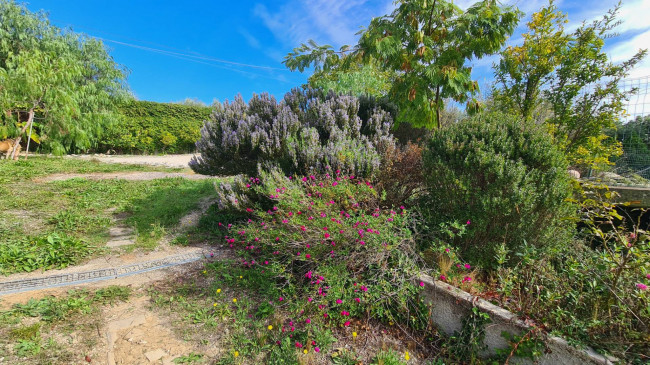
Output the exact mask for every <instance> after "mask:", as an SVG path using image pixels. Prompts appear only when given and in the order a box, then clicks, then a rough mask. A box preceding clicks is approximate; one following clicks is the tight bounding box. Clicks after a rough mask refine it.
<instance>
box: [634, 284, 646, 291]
mask: <svg viewBox="0 0 650 365" xmlns="http://www.w3.org/2000/svg"><path fill="white" fill-rule="evenodd" d="M636 287H637V288H639V290H648V286H647V285H645V284H641V283H638V284H636Z"/></svg>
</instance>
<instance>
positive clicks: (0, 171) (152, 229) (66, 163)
mask: <svg viewBox="0 0 650 365" xmlns="http://www.w3.org/2000/svg"><path fill="white" fill-rule="evenodd" d="M178 170H179V169H167V168H160V167H150V166H137V165H119V164H105V163H99V162H95V161H86V160H73V159H67V158H44V157H37V158H33V159H30V160H28V161H17V162H13V161H4V160H2V161H0V206H1V207H2V209H1V210H0V274H10V273H14V272H21V271H23V272H29V271H33V270H37V269H48V268H61V267H65V266H68V265H74V264H77V263H79V262H80V261H81V260H83V259H84V258H86V257H89V256H92V255H100V254H103V253H106V252H107V250H106V249H104V248H103V246H104V244H105V243H106V242H107V241H108V240H109V238H110V237H109V235H108V230H109V228H110V227H111V225H114V224H115V223H114V220H115V218H116V214H118V215H119V216H120V218H123V222H121V223H120V224H123V225H127V226H130V227H132V228H133V229H134V231H135V234H136V241H135V242H136V244H135V245H134V247H131V248H140V249H151V248H153V247H156V245H157V244H158V242H159V241H160V239H161V238H162V237H163V236H164V234H165V233H166V232H168V231H169V230H171V229H173V228H174V227H176V225H177V224H178V223H179V220H180V218H182V217H183V216H184V215H186V214H188V213H189V212H190V211H192V210H194V209H196V208H197V206H198V203H199V202H200V201H201V199H204V198H207V197H210V196H212V195H213V194H214V186H213V183H214V180H187V179H182V178H166V179H157V180H148V181H126V180H114V179H111V180H98V181H90V180H87V179H83V178H74V179H69V180H63V181H53V182H36V181H34V180H32V179H33V178H35V177H39V176H44V175H48V174H53V173H88V172H115V171H178Z"/></svg>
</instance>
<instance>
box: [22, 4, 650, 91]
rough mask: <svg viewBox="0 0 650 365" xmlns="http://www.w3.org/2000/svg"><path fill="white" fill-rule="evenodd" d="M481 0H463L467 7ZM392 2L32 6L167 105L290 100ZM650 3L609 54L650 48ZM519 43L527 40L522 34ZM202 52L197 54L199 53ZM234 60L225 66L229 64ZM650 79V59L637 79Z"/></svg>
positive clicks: (629, 20)
mask: <svg viewBox="0 0 650 365" xmlns="http://www.w3.org/2000/svg"><path fill="white" fill-rule="evenodd" d="M473 2H474V1H472V0H457V1H456V4H458V5H460V6H461V7H467V6H468V5H470V4H472V3H473ZM616 2H617V0H561V1H556V4H557V5H558V7H559V8H560V9H561V10H563V11H565V12H567V13H568V16H569V20H570V24H569V27H575V26H577V25H578V24H579V23H580V22H581V21H582V20H591V19H594V18H596V17H598V16H599V15H601V14H603V13H604V12H605V11H606V10H607V9H609V8H611V7H613V6H614V5H615V4H616ZM392 3H393V1H392V0H284V1H249V0H241V1H231V0H227V1H224V0H222V1H219V0H217V1H214V0H213V1H210V0H200V1H199V0H188V1H164V0H157V1H154V0H137V1H134V0H110V1H106V0H103V1H100V0H31V1H29V2H28V3H27V7H28V8H29V9H30V10H32V11H36V10H45V11H47V12H48V13H49V17H50V20H51V21H52V23H53V24H55V25H57V26H59V27H72V28H73V30H75V31H78V32H83V33H87V34H89V35H91V36H96V37H100V38H102V39H104V40H105V42H106V44H107V45H108V46H109V48H110V50H111V55H112V56H113V57H114V59H115V60H116V61H117V62H118V63H120V64H122V65H124V66H126V67H127V68H128V69H129V70H130V73H129V78H128V83H129V85H130V88H131V91H132V93H133V94H134V95H135V96H136V97H137V98H138V99H141V100H154V101H159V102H170V101H181V100H183V99H185V98H197V99H199V100H202V101H204V102H206V103H210V102H211V101H212V100H213V99H218V100H221V101H223V100H225V99H229V100H232V99H233V97H234V96H235V95H237V94H238V93H240V94H242V96H243V97H244V99H248V98H250V97H251V95H252V94H253V93H260V92H264V91H267V92H269V93H271V94H273V95H275V96H276V97H282V95H284V93H285V92H287V91H289V90H290V89H291V88H292V87H295V86H299V85H301V84H303V83H305V82H306V79H307V77H308V74H300V73H297V72H289V71H288V70H286V69H285V68H284V65H283V64H282V63H281V62H282V59H283V57H284V56H285V55H286V54H287V53H288V52H290V51H291V50H292V49H293V48H294V47H297V46H298V45H299V44H300V43H301V42H305V41H307V40H308V39H314V40H315V41H316V42H318V43H320V44H331V45H333V46H335V47H337V48H338V47H339V46H341V45H343V44H354V43H356V36H355V33H356V32H357V31H358V30H359V29H360V27H362V26H365V25H367V24H368V23H369V21H370V19H372V18H373V17H376V16H381V15H384V14H387V13H389V12H390V11H391V10H392V9H393V5H392ZM505 3H507V4H516V5H517V6H518V7H519V8H520V9H521V10H522V11H524V12H526V13H527V15H530V14H531V12H533V11H535V10H537V9H539V8H540V7H542V6H544V5H545V4H546V3H547V1H545V0H544V1H543V0H506V1H505ZM649 15H650V0H628V1H626V2H624V4H623V9H622V11H621V16H620V19H621V20H622V21H623V25H622V26H621V27H620V28H619V32H620V33H621V35H620V36H619V37H617V38H614V39H611V40H609V41H608V44H607V51H608V54H609V55H610V57H611V58H612V60H614V61H621V60H624V59H625V58H626V57H629V56H631V55H632V54H633V53H634V52H636V50H638V49H639V48H649V49H650V22H648V21H647V17H648V16H649ZM525 22H526V19H524V20H522V21H521V23H520V27H519V30H518V31H517V32H516V33H515V35H513V37H512V38H511V41H510V42H511V43H513V42H514V43H517V42H518V40H520V39H521V38H520V34H521V30H523V29H524V28H525ZM192 56H193V57H192ZM494 60H495V58H487V59H482V60H477V61H473V62H472V63H473V64H474V72H475V75H474V77H475V78H476V79H478V80H479V81H480V82H481V84H482V87H483V88H484V89H485V88H486V86H487V85H488V84H489V82H490V81H491V64H492V62H494ZM220 61H226V62H220ZM646 75H650V60H646V61H645V62H644V63H643V64H642V65H641V66H640V67H639V68H638V69H637V70H635V71H634V72H633V75H632V76H633V77H638V76H646Z"/></svg>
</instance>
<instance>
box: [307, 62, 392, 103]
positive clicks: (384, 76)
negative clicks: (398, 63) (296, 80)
mask: <svg viewBox="0 0 650 365" xmlns="http://www.w3.org/2000/svg"><path fill="white" fill-rule="evenodd" d="M391 80H392V75H391V73H390V72H388V71H384V70H382V69H381V67H380V66H379V65H378V64H377V62H370V63H368V64H358V65H351V66H350V69H344V70H341V71H335V70H329V71H328V72H325V71H320V72H317V73H314V74H313V75H311V76H310V77H309V87H311V88H314V89H322V90H324V91H325V92H329V91H330V90H331V91H333V92H336V93H344V94H351V95H356V96H361V95H371V96H375V97H381V96H386V95H387V94H388V91H389V90H390V87H391Z"/></svg>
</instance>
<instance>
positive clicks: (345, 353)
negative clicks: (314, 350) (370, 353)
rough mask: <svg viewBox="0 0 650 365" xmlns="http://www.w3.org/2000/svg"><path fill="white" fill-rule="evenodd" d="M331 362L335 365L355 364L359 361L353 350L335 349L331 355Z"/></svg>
mask: <svg viewBox="0 0 650 365" xmlns="http://www.w3.org/2000/svg"><path fill="white" fill-rule="evenodd" d="M331 359H332V363H333V364H336V365H356V364H358V363H359V361H361V360H360V359H359V357H358V356H357V354H355V353H354V351H351V350H347V349H343V348H341V349H336V351H334V352H333V353H332V355H331Z"/></svg>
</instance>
